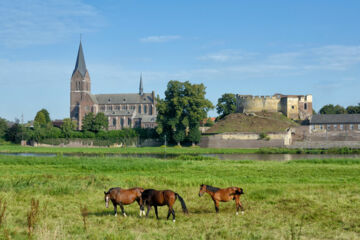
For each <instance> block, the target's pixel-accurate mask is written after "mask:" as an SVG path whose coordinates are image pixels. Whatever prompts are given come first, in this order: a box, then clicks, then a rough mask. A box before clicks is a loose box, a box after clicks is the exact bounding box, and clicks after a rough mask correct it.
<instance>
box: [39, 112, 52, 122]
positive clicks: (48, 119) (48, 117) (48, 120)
mask: <svg viewBox="0 0 360 240" xmlns="http://www.w3.org/2000/svg"><path fill="white" fill-rule="evenodd" d="M40 112H42V113H43V114H44V116H45V122H46V123H50V122H51V119H50V114H49V112H48V110H46V109H45V108H43V109H41V110H40Z"/></svg>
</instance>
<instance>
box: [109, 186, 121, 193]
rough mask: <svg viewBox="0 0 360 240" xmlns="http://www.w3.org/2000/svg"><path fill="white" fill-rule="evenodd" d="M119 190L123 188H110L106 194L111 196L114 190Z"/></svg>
mask: <svg viewBox="0 0 360 240" xmlns="http://www.w3.org/2000/svg"><path fill="white" fill-rule="evenodd" d="M119 189H121V188H119V187H114V188H110V189H109V191H107V193H106V194H109V193H110V192H111V191H112V190H119Z"/></svg>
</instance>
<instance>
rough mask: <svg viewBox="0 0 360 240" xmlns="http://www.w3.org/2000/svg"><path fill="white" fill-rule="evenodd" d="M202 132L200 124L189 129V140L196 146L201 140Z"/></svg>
mask: <svg viewBox="0 0 360 240" xmlns="http://www.w3.org/2000/svg"><path fill="white" fill-rule="evenodd" d="M200 139H201V132H200V130H199V126H197V127H193V128H192V129H190V131H189V140H190V142H192V145H193V146H195V144H196V143H198V142H200Z"/></svg>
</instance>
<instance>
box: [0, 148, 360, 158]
mask: <svg viewBox="0 0 360 240" xmlns="http://www.w3.org/2000/svg"><path fill="white" fill-rule="evenodd" d="M0 152H2V153H55V154H60V155H61V154H75V155H85V156H86V155H99V156H101V155H104V154H252V153H256V154H360V149H351V148H330V149H293V148H258V149H257V148H255V149H239V148H234V149H229V148H200V147H176V146H175V147H121V148H120V147H119V148H109V147H91V148H70V147H69V148H68V147H30V146H20V145H0Z"/></svg>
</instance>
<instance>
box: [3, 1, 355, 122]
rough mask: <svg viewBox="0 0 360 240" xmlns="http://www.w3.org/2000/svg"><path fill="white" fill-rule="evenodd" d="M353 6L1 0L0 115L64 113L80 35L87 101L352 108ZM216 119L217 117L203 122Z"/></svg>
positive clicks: (328, 3) (330, 3)
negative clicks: (178, 97)
mask: <svg viewBox="0 0 360 240" xmlns="http://www.w3.org/2000/svg"><path fill="white" fill-rule="evenodd" d="M359 12H360V1H358V0H354V1H350V0H349V1H348V0H343V1H328V0H326V1H323V0H317V1H313V0H303V1H288V0H284V1H280V0H272V1H268V0H263V1H259V0H251V1H250V0H249V1H245V0H243V1H238V0H226V1H223V0H218V1H215V0H196V1H194V0H181V1H180V0H177V1H175V0H174V1H168V0H162V1H161V0H152V1H146V0H143V1H139V0H87V1H85V0H61V1H55V0H1V1H0V117H2V118H6V119H8V120H10V121H14V119H15V118H18V119H20V120H21V118H22V115H23V119H24V122H27V121H29V120H32V119H33V118H34V117H35V115H36V112H37V111H39V110H40V109H42V108H46V109H47V110H48V111H49V112H50V117H51V118H52V119H63V118H67V117H69V115H70V112H69V109H70V78H71V74H72V71H73V70H74V66H75V61H76V55H77V51H78V47H79V41H80V35H81V39H82V45H83V49H84V55H85V61H86V65H87V69H88V71H89V74H90V77H91V83H92V86H91V88H92V89H91V91H92V93H94V94H100V93H136V92H138V87H139V77H140V74H141V73H142V75H143V82H144V91H145V92H151V91H152V90H154V91H155V93H156V94H159V95H160V97H163V96H164V91H165V89H166V85H167V83H168V81H169V80H179V81H190V82H191V83H203V84H204V85H205V86H206V93H207V94H206V97H207V98H208V99H209V100H211V101H212V103H213V104H214V105H216V103H217V99H218V98H220V97H221V95H222V94H224V93H235V94H252V95H273V94H275V93H282V94H312V95H313V107H314V109H315V110H317V111H318V110H319V109H320V108H321V107H322V106H323V105H325V104H340V105H342V106H345V107H346V106H348V105H357V104H358V103H359V102H360V94H359V89H360V31H359V22H360V14H359ZM209 115H210V116H216V115H217V114H216V110H212V111H211V112H209Z"/></svg>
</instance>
